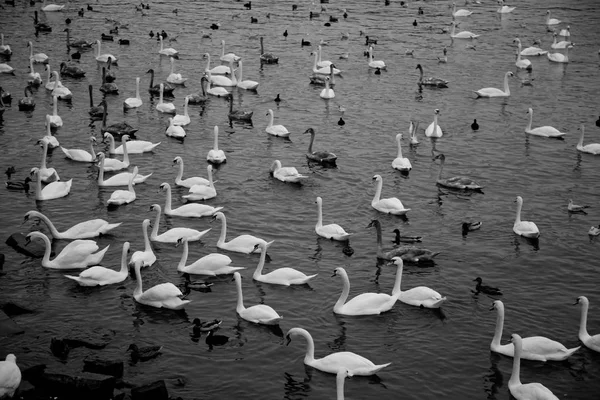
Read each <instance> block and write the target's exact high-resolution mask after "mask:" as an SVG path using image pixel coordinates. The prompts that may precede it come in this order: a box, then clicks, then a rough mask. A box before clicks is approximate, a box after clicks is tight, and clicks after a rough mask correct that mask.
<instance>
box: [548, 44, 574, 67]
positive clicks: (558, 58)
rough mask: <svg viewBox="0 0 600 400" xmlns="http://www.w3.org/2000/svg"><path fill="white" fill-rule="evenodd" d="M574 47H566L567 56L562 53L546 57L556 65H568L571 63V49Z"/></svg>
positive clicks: (549, 54) (550, 54)
mask: <svg viewBox="0 0 600 400" xmlns="http://www.w3.org/2000/svg"><path fill="white" fill-rule="evenodd" d="M571 47H573V45H569V46H567V47H565V54H562V53H548V54H546V57H548V60H550V61H552V62H556V63H568V62H569V49H570V48H571Z"/></svg>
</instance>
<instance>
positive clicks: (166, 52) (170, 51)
mask: <svg viewBox="0 0 600 400" xmlns="http://www.w3.org/2000/svg"><path fill="white" fill-rule="evenodd" d="M158 38H159V41H160V50H159V51H158V54H160V55H161V56H168V57H172V58H179V52H178V51H177V50H175V49H174V48H172V47H164V44H163V37H162V35H158Z"/></svg>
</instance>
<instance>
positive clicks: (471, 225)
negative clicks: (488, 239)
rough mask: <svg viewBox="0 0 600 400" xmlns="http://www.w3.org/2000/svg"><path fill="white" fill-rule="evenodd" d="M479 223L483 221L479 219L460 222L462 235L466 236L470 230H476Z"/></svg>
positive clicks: (479, 225)
mask: <svg viewBox="0 0 600 400" xmlns="http://www.w3.org/2000/svg"><path fill="white" fill-rule="evenodd" d="M481 225H483V222H481V221H475V222H463V223H462V224H461V226H462V234H463V236H466V235H467V234H468V233H469V232H471V231H476V230H478V229H480V228H481Z"/></svg>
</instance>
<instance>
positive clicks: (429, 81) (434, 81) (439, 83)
mask: <svg viewBox="0 0 600 400" xmlns="http://www.w3.org/2000/svg"><path fill="white" fill-rule="evenodd" d="M415 69H418V70H419V82H418V85H425V86H430V87H437V88H447V87H448V81H446V80H444V79H441V78H436V77H428V78H425V79H423V67H422V66H421V64H417V67H416V68H415Z"/></svg>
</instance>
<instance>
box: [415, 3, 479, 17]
mask: <svg viewBox="0 0 600 400" xmlns="http://www.w3.org/2000/svg"><path fill="white" fill-rule="evenodd" d="M419 10H420V11H421V12H422V11H423V10H422V9H421V7H419ZM471 14H473V11H469V10H465V9H460V10H457V9H456V3H452V16H453V17H468V16H469V15H471Z"/></svg>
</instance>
